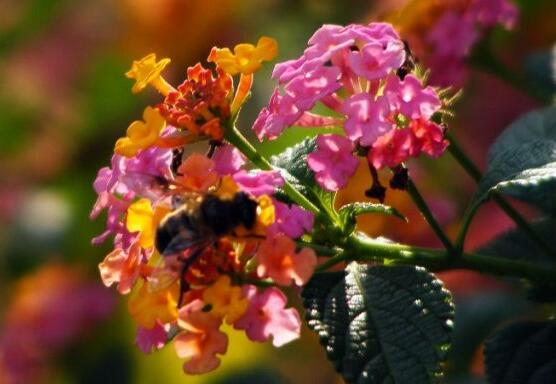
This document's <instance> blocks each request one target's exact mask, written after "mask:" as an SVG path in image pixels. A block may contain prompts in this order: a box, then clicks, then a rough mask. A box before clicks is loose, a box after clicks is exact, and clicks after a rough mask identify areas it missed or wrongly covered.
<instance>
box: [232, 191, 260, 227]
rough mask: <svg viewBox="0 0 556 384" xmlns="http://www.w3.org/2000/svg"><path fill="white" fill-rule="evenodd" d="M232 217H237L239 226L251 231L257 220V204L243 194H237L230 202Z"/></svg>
mask: <svg viewBox="0 0 556 384" xmlns="http://www.w3.org/2000/svg"><path fill="white" fill-rule="evenodd" d="M232 204H233V210H234V216H235V217H237V219H238V221H239V224H242V225H243V226H244V227H245V228H247V229H251V228H253V226H254V225H255V220H256V219H257V202H256V201H255V200H253V199H251V198H250V197H249V196H248V195H247V194H246V193H245V192H238V193H236V194H235V196H234V200H233V202H232Z"/></svg>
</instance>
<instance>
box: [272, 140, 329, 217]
mask: <svg viewBox="0 0 556 384" xmlns="http://www.w3.org/2000/svg"><path fill="white" fill-rule="evenodd" d="M316 149H317V144H316V142H315V138H309V139H305V140H303V141H302V142H300V143H298V144H296V145H294V146H292V147H289V148H288V149H286V150H285V151H284V152H282V153H280V154H279V155H277V156H273V157H272V158H271V159H270V162H271V163H272V165H274V166H275V167H276V168H279V169H280V171H281V174H282V176H283V177H284V179H286V180H287V181H288V182H290V183H291V184H292V185H293V186H294V188H296V189H297V190H298V191H300V192H301V193H302V194H303V195H304V196H305V197H307V198H308V199H309V200H311V201H312V202H318V205H319V206H320V207H321V208H323V209H324V210H326V211H327V212H329V213H331V214H334V215H336V214H335V211H334V197H335V194H334V193H331V192H327V191H324V190H323V189H322V188H320V187H319V185H318V184H317V183H316V181H315V175H314V173H313V171H311V169H310V168H309V166H308V165H307V155H308V154H309V153H311V152H314V151H315V150H316Z"/></svg>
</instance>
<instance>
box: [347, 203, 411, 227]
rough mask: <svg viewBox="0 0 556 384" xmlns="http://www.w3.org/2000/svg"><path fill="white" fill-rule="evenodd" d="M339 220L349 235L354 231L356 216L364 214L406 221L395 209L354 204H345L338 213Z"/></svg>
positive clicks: (385, 206) (384, 206) (371, 204)
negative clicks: (392, 217) (386, 216)
mask: <svg viewBox="0 0 556 384" xmlns="http://www.w3.org/2000/svg"><path fill="white" fill-rule="evenodd" d="M338 213H339V214H340V220H341V221H342V223H344V228H345V230H346V232H348V233H350V232H353V231H354V230H355V225H356V219H357V216H359V215H363V214H366V213H378V214H382V215H389V216H396V217H398V218H400V219H402V220H405V221H407V219H406V217H405V216H404V215H402V214H401V213H400V212H398V210H397V209H396V208H392V207H390V206H388V205H384V204H374V203H364V202H356V203H351V204H346V205H344V206H343V207H342V208H340V210H339V211H338Z"/></svg>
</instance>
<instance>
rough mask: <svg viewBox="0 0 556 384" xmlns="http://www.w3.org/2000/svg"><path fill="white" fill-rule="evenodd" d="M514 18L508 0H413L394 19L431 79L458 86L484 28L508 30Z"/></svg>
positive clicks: (515, 11) (436, 82) (437, 82)
mask: <svg viewBox="0 0 556 384" xmlns="http://www.w3.org/2000/svg"><path fill="white" fill-rule="evenodd" d="M409 16H411V17H409ZM517 19H518V9H517V7H516V6H515V4H513V3H512V2H511V1H509V0H449V1H428V0H425V1H423V0H413V1H411V2H409V4H407V5H406V6H405V7H404V9H402V11H401V12H396V17H395V20H393V21H394V23H395V24H396V26H397V27H399V29H400V33H401V34H402V36H403V37H404V38H406V39H408V40H409V41H410V42H411V47H412V49H413V51H414V52H415V53H416V54H417V55H418V56H419V57H420V58H421V59H422V60H424V61H425V63H426V64H427V66H428V67H430V68H431V69H432V76H431V82H433V83H434V84H438V85H441V86H449V85H456V86H460V85H461V84H462V83H463V81H464V80H465V78H466V77H467V67H466V65H465V58H466V57H467V56H469V54H470V53H471V50H472V48H473V46H474V45H475V44H476V43H477V42H478V41H479V39H480V38H481V37H482V35H484V33H485V30H487V29H488V28H492V27H494V26H496V25H502V26H503V27H504V28H505V29H507V30H511V29H513V28H514V27H515V25H516V23H517Z"/></svg>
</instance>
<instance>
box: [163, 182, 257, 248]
mask: <svg viewBox="0 0 556 384" xmlns="http://www.w3.org/2000/svg"><path fill="white" fill-rule="evenodd" d="M257 207H258V204H257V202H256V201H255V200H253V199H251V198H250V197H249V195H247V194H246V193H245V192H237V193H236V194H235V195H234V196H233V197H232V199H229V200H225V199H222V198H220V197H218V196H216V195H214V194H210V193H209V194H207V195H205V196H203V197H198V198H197V199H194V200H193V201H191V200H186V201H185V202H184V203H183V204H181V206H180V207H179V208H178V209H176V210H174V211H173V212H172V213H170V214H168V215H167V216H166V217H165V218H164V219H162V221H161V222H160V225H159V226H158V228H157V230H156V236H155V246H156V249H157V250H158V252H159V253H160V254H161V255H162V256H170V255H175V254H177V253H179V252H182V251H185V250H187V249H191V248H199V247H200V248H203V246H205V247H206V246H210V245H212V244H214V243H215V242H216V241H217V240H218V238H220V237H222V236H226V235H230V234H233V232H234V230H235V229H236V228H238V227H239V226H243V227H245V228H246V229H247V230H250V229H253V227H254V226H255V221H256V218H257Z"/></svg>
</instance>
